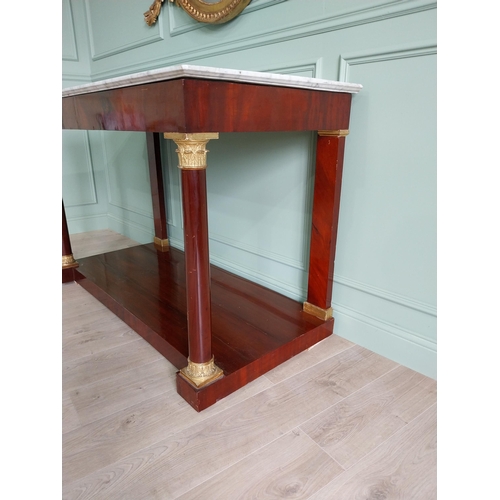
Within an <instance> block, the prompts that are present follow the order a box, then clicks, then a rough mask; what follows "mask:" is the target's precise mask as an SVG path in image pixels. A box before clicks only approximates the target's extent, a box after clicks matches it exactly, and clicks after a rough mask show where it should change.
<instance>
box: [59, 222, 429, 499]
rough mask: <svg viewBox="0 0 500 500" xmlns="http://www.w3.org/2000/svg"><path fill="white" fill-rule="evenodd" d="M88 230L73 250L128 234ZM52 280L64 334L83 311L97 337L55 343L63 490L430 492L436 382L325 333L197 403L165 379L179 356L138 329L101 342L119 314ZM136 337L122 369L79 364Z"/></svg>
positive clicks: (302, 494)
mask: <svg viewBox="0 0 500 500" xmlns="http://www.w3.org/2000/svg"><path fill="white" fill-rule="evenodd" d="M98 234H101V235H102V238H100V239H99V238H96V233H95V232H93V233H91V235H90V237H89V236H85V235H84V234H81V235H74V236H75V238H73V245H74V251H75V254H77V255H78V253H79V251H80V250H79V248H80V247H82V248H86V249H87V251H92V252H95V253H97V254H101V253H102V252H105V251H106V250H107V248H112V249H113V250H116V245H117V244H118V243H117V242H118V241H121V244H122V245H123V246H124V247H130V246H131V245H133V244H135V242H132V241H130V240H128V239H126V238H123V237H120V236H118V235H115V237H112V235H111V234H110V233H109V232H107V231H105V232H102V233H98ZM87 237H88V238H89V240H91V241H89V242H86V241H85V240H86V238H87ZM182 271H183V270H182ZM180 274H183V273H180ZM219 280H220V281H222V282H223V283H224V284H225V285H226V286H229V284H230V282H231V279H230V276H224V277H219ZM62 289H63V294H62V296H63V344H66V342H67V339H66V337H72V336H74V335H75V333H76V332H77V331H78V322H79V321H81V324H82V329H84V330H85V332H84V334H85V335H89V338H94V339H95V345H94V347H93V349H92V350H93V351H94V354H87V355H83V352H82V351H79V349H65V350H63V366H64V367H71V369H70V370H69V371H68V369H66V370H64V372H63V387H64V389H63V397H62V406H63V432H64V437H63V448H62V461H63V470H64V475H63V488H62V489H63V492H62V498H64V499H65V500H69V499H79V500H85V499H89V498H92V499H93V500H114V499H117V500H118V499H120V500H126V499H133V500H137V499H139V498H140V499H141V500H150V499H162V500H163V499H178V498H184V500H186V499H188V498H207V497H203V496H200V495H202V494H204V493H205V492H209V495H210V494H212V493H213V492H214V491H216V492H220V494H219V495H218V496H216V497H215V498H217V499H221V500H226V499H228V500H233V499H234V500H238V499H249V498H259V499H260V498H264V499H265V498H304V499H305V498H308V499H313V500H331V499H340V500H343V499H349V500H350V499H352V498H362V499H371V500H373V499H378V498H384V499H385V500H396V499H411V500H415V499H425V500H434V499H435V498H436V492H435V484H436V437H435V428H436V411H435V404H436V382H435V381H433V380H431V379H429V378H426V377H423V376H422V375H419V374H417V373H415V372H413V371H412V370H409V369H408V368H405V367H402V366H400V365H398V364H397V363H394V362H392V361H389V360H387V359H385V358H383V357H381V356H378V355H376V354H374V353H372V352H370V351H368V350H367V349H364V348H362V347H360V346H356V345H355V344H352V343H351V342H348V341H346V340H344V339H342V338H340V337H338V336H336V335H332V336H330V337H328V338H327V339H326V340H324V341H323V342H322V343H321V344H319V345H317V346H315V347H313V348H311V349H310V350H306V351H304V352H303V353H301V354H300V355H298V356H296V357H294V358H292V359H290V360H289V361H287V362H286V363H284V364H283V365H280V366H279V367H277V368H275V369H274V370H273V371H270V372H268V374H266V375H263V376H260V377H258V378H257V379H256V380H254V381H253V382H251V383H249V384H248V385H246V386H244V387H243V388H241V389H240V390H238V391H236V392H234V393H232V394H230V395H229V396H228V397H226V398H224V399H223V400H221V401H219V402H218V403H217V404H215V405H213V406H211V407H209V408H207V409H206V410H204V411H203V412H200V413H198V412H195V411H193V410H192V408H191V406H189V404H188V403H187V402H186V401H184V399H182V398H181V397H180V396H179V395H178V394H177V393H176V391H175V390H173V387H174V386H175V372H176V367H175V366H173V365H171V364H170V363H169V361H167V360H166V359H165V358H163V357H158V355H157V352H156V351H155V350H154V349H152V348H150V347H149V346H148V345H147V343H146V341H145V340H144V339H142V338H141V337H140V336H139V335H138V334H135V333H134V332H132V335H136V340H137V342H134V341H132V342H128V343H125V344H122V345H116V346H111V345H110V344H108V341H107V339H106V338H105V336H104V335H101V334H100V333H102V332H103V331H105V329H106V325H107V324H109V325H114V326H113V327H112V330H113V331H115V332H117V331H119V330H120V328H119V327H118V326H117V324H116V323H114V322H115V321H116V322H120V321H121V320H119V319H118V318H116V316H115V315H114V314H113V313H112V312H111V311H109V310H108V309H107V308H105V307H104V306H103V305H102V304H101V303H100V302H99V301H97V300H96V299H95V298H94V297H93V296H91V295H89V294H88V293H87V292H86V290H85V289H83V288H82V287H81V286H79V285H78V284H77V283H68V284H64V285H63V286H62ZM258 290H259V289H258V288H255V290H254V291H255V296H254V299H255V300H257V299H258V298H259V295H258ZM249 295H251V294H249ZM276 310H277V311H281V305H280V306H276ZM96 314H98V315H99V317H100V321H93V319H92V318H93V317H94V316H95V315H96ZM280 314H281V313H280ZM283 319H284V318H283ZM83 325H84V326H83ZM122 327H123V330H124V331H126V330H127V329H128V328H129V327H128V325H126V324H125V323H123V326H122ZM140 343H142V344H144V347H145V349H143V350H142V353H141V356H140V358H136V361H135V362H133V363H132V364H130V366H129V369H127V366H123V364H122V363H115V362H113V363H112V366H111V367H110V369H109V370H108V369H102V368H101V369H98V372H97V373H96V374H95V375H93V376H91V375H84V374H82V371H81V370H82V364H81V362H82V360H84V361H85V364H86V366H88V367H89V368H90V370H91V371H92V367H93V366H99V365H101V366H102V364H103V363H105V361H104V359H105V358H104V357H103V353H104V352H106V351H107V350H110V351H111V352H113V355H112V356H111V358H110V359H117V358H119V357H120V356H118V353H119V352H120V351H121V350H123V357H124V358H125V359H130V356H131V352H130V346H131V345H133V346H138V345H139V344H140ZM320 347H322V348H321V349H320ZM91 358H95V362H91V361H90V359H91ZM303 358H307V359H303ZM72 371H73V372H74V373H71V372H72ZM66 378H69V382H71V383H68V381H65V379H66ZM271 380H272V381H271ZM394 422H397V426H396V427H397V429H396V428H394V427H393V424H394ZM389 431H390V432H389ZM351 451H352V453H353V454H355V455H356V458H357V462H355V463H352V462H353V460H351V463H352V465H350V463H349V460H350V459H349V453H350V452H351ZM332 454H334V455H335V456H336V457H337V459H338V460H339V461H340V462H342V463H338V462H337V460H336V459H335V458H334V457H332ZM342 464H343V466H342ZM280 495H281V496H280ZM208 498H214V496H213V495H212V496H208Z"/></svg>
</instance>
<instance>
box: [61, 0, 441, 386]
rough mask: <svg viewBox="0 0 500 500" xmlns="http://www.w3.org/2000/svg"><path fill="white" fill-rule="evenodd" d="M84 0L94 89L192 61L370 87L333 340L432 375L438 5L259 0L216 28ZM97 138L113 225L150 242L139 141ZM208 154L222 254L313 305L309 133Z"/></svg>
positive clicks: (167, 153)
mask: <svg viewBox="0 0 500 500" xmlns="http://www.w3.org/2000/svg"><path fill="white" fill-rule="evenodd" d="M77 3H79V2H73V3H72V5H73V6H74V8H73V11H74V19H75V22H74V24H75V32H77V36H76V40H77V42H78V40H82V42H81V43H83V42H84V40H85V37H84V36H82V34H81V32H82V28H83V31H85V30H86V38H87V39H88V42H87V46H86V47H85V49H86V54H85V56H82V57H87V60H88V61H90V62H89V70H88V76H89V78H91V79H92V80H99V79H102V78H109V77H113V76H119V75H122V74H126V73H131V72H135V71H142V70H147V69H153V68H157V67H161V66H166V65H172V64H180V63H191V64H200V65H208V66H218V67H229V68H235V69H249V70H261V71H272V72H279V73H293V74H300V75H305V76H317V77H320V78H330V79H339V80H345V81H351V82H355V83H361V84H363V85H364V89H363V90H362V91H361V92H360V93H359V94H357V95H356V96H355V97H354V99H353V107H352V116H351V126H350V129H351V133H350V135H349V136H348V138H347V143H346V157H345V163H344V169H345V173H344V181H343V194H342V201H341V211H340V223H339V224H340V225H339V238H338V250H337V262H336V270H335V277H334V278H335V283H334V290H333V302H334V314H335V317H336V327H335V328H336V330H335V331H336V333H337V334H339V335H342V336H344V337H346V338H349V339H351V340H353V341H355V342H357V343H359V344H361V345H364V346H366V347H368V348H370V349H373V350H374V351H376V352H379V353H380V354H382V355H385V356H388V357H390V358H392V359H394V360H396V361H398V362H400V363H403V364H406V365H408V366H410V367H412V368H414V369H416V370H418V371H421V372H422V373H425V374H427V375H431V376H435V374H436V318H437V308H436V54H437V50H436V3H435V2H428V1H425V0H396V1H387V0H385V1H383V0H338V1H335V2H332V1H328V0H318V1H315V2H310V1H306V0H293V1H292V0H275V1H271V0H253V1H252V2H251V4H250V6H249V7H248V8H247V9H246V10H245V12H244V14H243V15H240V16H239V17H238V18H236V19H235V20H233V21H231V22H230V23H227V24H224V25H219V26H205V25H201V24H198V23H196V22H195V21H193V20H192V19H191V18H189V16H187V14H186V13H184V12H183V11H182V10H181V9H179V8H177V7H175V6H173V5H170V4H168V2H165V4H164V6H163V8H162V13H161V14H160V18H159V19H158V22H157V24H156V25H155V26H154V27H152V28H147V27H146V24H145V23H144V21H143V17H142V15H143V12H144V11H145V10H146V9H147V8H148V6H149V4H150V3H151V2H146V3H145V4H144V5H142V4H141V5H140V7H139V6H138V3H137V2H132V1H131V0H130V1H127V2H117V1H110V2H99V1H97V0H85V5H86V10H85V9H81V5H79V7H78V8H77V7H76V4H77ZM80 4H81V2H80ZM118 4H119V6H118ZM68 50H70V48H69V47H68ZM79 50H80V47H79ZM81 67H82V68H85V63H82V65H81ZM73 70H74V67H72V71H73ZM82 72H84V71H83V69H82ZM123 135H124V136H127V134H123ZM132 135H133V134H132ZM92 140H93V139H92ZM92 145H93V146H94V147H91V148H90V151H91V158H92V165H93V168H94V176H95V178H96V192H97V198H98V205H99V203H103V202H105V203H106V214H107V217H108V219H107V220H108V226H109V227H110V228H112V229H115V230H119V231H120V232H123V233H124V234H127V235H128V236H130V237H134V238H136V239H137V240H138V241H141V242H145V241H151V240H152V234H153V229H152V228H153V223H152V217H151V200H150V196H151V195H150V193H149V186H148V178H147V163H146V158H145V142H144V140H143V138H140V137H139V136H134V137H132V136H130V137H128V136H127V137H125V138H124V139H123V140H122V139H115V138H112V137H111V136H107V135H105V134H101V136H99V137H98V138H96V139H95V144H94V143H92ZM208 149H209V150H210V153H209V156H208V165H209V167H208V171H207V176H208V199H209V219H210V250H211V258H212V261H213V262H214V263H216V264H217V265H220V266H221V267H224V268H226V269H228V270H230V271H233V272H236V273H238V274H241V275H242V276H245V277H248V278H250V279H253V280H254V281H257V282H259V283H262V284H264V285H267V286H269V287H271V288H273V289H275V290H277V291H280V292H281V293H284V294H286V295H288V296H290V297H292V298H294V299H296V300H304V298H305V293H306V284H307V274H306V269H307V264H308V259H309V241H308V237H307V234H308V232H309V228H310V217H311V201H312V199H311V196H312V182H313V179H314V156H315V148H314V137H313V135H312V134H271V135H269V136H267V135H265V134H232V135H231V134H221V137H220V139H219V140H217V141H211V142H210V143H209V147H208ZM162 155H163V158H164V162H165V167H164V170H165V188H166V193H167V202H166V203H167V214H168V231H169V237H170V239H171V242H172V244H173V245H174V246H178V247H182V246H183V228H182V207H181V203H180V177H179V170H178V168H177V157H176V154H175V146H173V145H172V144H171V141H164V142H163V143H162ZM68 168H69V171H71V166H69V167H68ZM96 172H97V173H98V174H97V175H96ZM101 173H102V175H101ZM102 186H104V190H103V189H102ZM101 192H103V193H104V194H103V196H105V198H106V200H104V201H103V200H102V197H101V196H100V194H99V193H101ZM81 196H84V191H82V195H81ZM85 196H86V195H85ZM70 230H71V226H70Z"/></svg>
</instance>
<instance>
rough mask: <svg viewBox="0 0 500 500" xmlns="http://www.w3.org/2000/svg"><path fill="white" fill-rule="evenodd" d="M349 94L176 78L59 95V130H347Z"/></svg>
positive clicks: (188, 131)
mask: <svg viewBox="0 0 500 500" xmlns="http://www.w3.org/2000/svg"><path fill="white" fill-rule="evenodd" d="M350 105H351V94H347V93H338V92H321V91H314V90H306V89H294V88H285V87H268V86H265V85H254V84H249V83H229V82H218V81H213V80H197V79H179V80H171V81H166V82H156V83H148V84H144V85H137V86H134V87H125V88H120V89H114V90H103V91H100V92H95V93H91V94H81V95H76V96H71V97H64V98H63V107H62V109H63V128H66V129H84V130H129V131H146V132H186V133H196V132H270V131H275V132H279V131H282V132H286V131H297V130H337V129H348V128H349V114H350Z"/></svg>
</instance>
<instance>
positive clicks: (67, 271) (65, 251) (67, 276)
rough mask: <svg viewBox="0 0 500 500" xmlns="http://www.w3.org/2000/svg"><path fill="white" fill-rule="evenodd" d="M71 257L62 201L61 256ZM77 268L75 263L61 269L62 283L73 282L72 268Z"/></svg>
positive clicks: (71, 251) (71, 252)
mask: <svg viewBox="0 0 500 500" xmlns="http://www.w3.org/2000/svg"><path fill="white" fill-rule="evenodd" d="M72 255H73V250H72V249H71V240H70V238H69V231H68V221H67V219H66V210H65V209H64V201H63V202H62V256H63V257H69V256H72ZM75 267H77V264H76V262H75V263H74V264H73V265H72V266H65V265H64V264H63V267H62V282H63V283H68V282H69V281H74V279H75V274H74V272H73V271H74V268H75Z"/></svg>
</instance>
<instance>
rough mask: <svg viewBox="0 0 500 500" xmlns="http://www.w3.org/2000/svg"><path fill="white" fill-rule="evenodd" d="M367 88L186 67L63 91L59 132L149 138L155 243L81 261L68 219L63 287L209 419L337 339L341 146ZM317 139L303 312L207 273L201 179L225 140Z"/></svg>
mask: <svg viewBox="0 0 500 500" xmlns="http://www.w3.org/2000/svg"><path fill="white" fill-rule="evenodd" d="M360 89H361V85H357V84H351V83H342V82H335V81H329V80H321V79H316V78H305V77H298V76H290V75H275V74H270V73H259V72H252V71H236V70H228V69H220V68H208V67H200V66H191V65H180V66H173V67H169V68H162V69H158V70H153V71H146V72H142V73H137V74H134V75H129V76H125V77H118V78H112V79H108V80H104V81H101V82H95V83H90V84H86V85H81V86H78V87H72V88H68V89H65V90H63V92H62V124H63V129H81V130H121V131H139V132H143V133H145V135H146V140H147V150H148V159H149V169H150V178H151V190H152V200H153V216H154V227H155V237H154V242H152V243H151V244H147V245H139V246H137V247H132V248H128V249H125V250H119V251H116V252H109V253H106V254H103V255H98V256H93V257H87V258H85V259H81V260H80V261H79V262H76V261H75V259H74V258H73V253H72V250H71V241H70V236H69V232H68V226H67V222H66V216H65V212H64V203H63V210H62V241H63V248H62V267H63V282H67V281H73V280H75V281H77V282H78V283H79V284H80V285H81V286H82V287H84V288H85V289H86V290H87V291H89V292H90V293H91V294H92V295H94V296H95V297H96V298H97V299H99V300H100V301H101V302H102V303H104V304H105V305H106V306H107V307H108V308H109V309H111V311H113V312H114V313H115V314H116V315H117V316H119V317H120V318H121V319H122V320H123V321H125V322H126V323H127V324H128V325H129V326H130V327H131V328H133V329H134V330H135V331H136V332H138V333H139V334H140V335H141V336H142V337H143V338H144V339H146V340H147V341H148V342H149V343H150V344H151V345H152V346H153V347H155V348H156V349H157V350H158V351H159V352H160V353H161V354H163V355H164V356H165V357H166V358H167V359H168V360H169V361H170V362H171V363H173V364H174V365H175V366H176V367H177V368H178V369H179V372H178V373H177V391H178V393H179V394H180V395H181V396H182V397H183V398H184V399H185V400H186V401H188V402H189V404H191V406H193V408H195V409H196V410H197V411H201V410H203V409H205V408H207V407H209V406H210V405H212V404H214V403H215V402H216V401H218V400H220V399H221V398H223V397H225V396H227V395H228V394H230V393H232V392H234V391H236V390H237V389H239V388H241V387H243V386H244V385H246V384H247V383H249V382H250V381H252V380H254V379H256V378H257V377H259V376H260V375H262V374H264V373H265V372H267V371H269V370H271V369H272V368H274V367H276V366H278V365H279V364H281V363H283V362H284V361H286V360H288V359H290V358H291V357H292V356H295V355H296V354H298V353H299V352H301V351H304V350H305V349H308V348H309V347H311V346H313V345H314V344H316V343H317V342H319V341H321V340H323V339H325V338H326V337H328V336H329V335H331V334H332V332H333V323H334V320H333V317H332V307H331V298H332V286H333V267H334V261H335V246H336V238H337V225H338V215H339V204H340V187H341V180H342V166H343V156H344V145H345V138H346V136H347V134H348V132H349V115H350V106H351V98H352V94H354V93H356V92H359V90H360ZM270 131H275V132H288V131H316V132H317V149H316V170H315V181H314V200H313V215H312V231H311V246H310V261H309V275H308V289H307V300H306V301H305V302H304V303H303V304H302V303H298V302H296V301H294V300H291V299H289V298H287V297H285V296H283V295H280V294H279V293H276V292H274V291H271V290H269V289H266V288H265V287H263V286H260V285H258V284H256V283H253V282H251V281H248V280H246V279H243V278H241V277H238V276H236V275H234V274H231V273H229V272H226V271H224V270H222V269H220V268H217V267H215V266H212V265H211V264H210V261H209V237H208V218H207V191H206V168H207V152H208V151H207V149H206V145H207V143H208V142H209V141H212V140H216V139H217V138H218V134H219V132H270ZM162 137H163V138H165V139H167V140H172V141H174V142H175V143H176V145H177V153H178V156H179V168H180V169H181V179H182V206H183V217H184V241H185V247H184V251H183V252H182V251H180V250H178V249H175V248H173V247H171V246H170V245H169V242H168V235H167V221H166V214H165V198H164V190H163V177H162V175H163V174H162V164H161V154H160V146H161V143H160V141H161V140H162Z"/></svg>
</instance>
